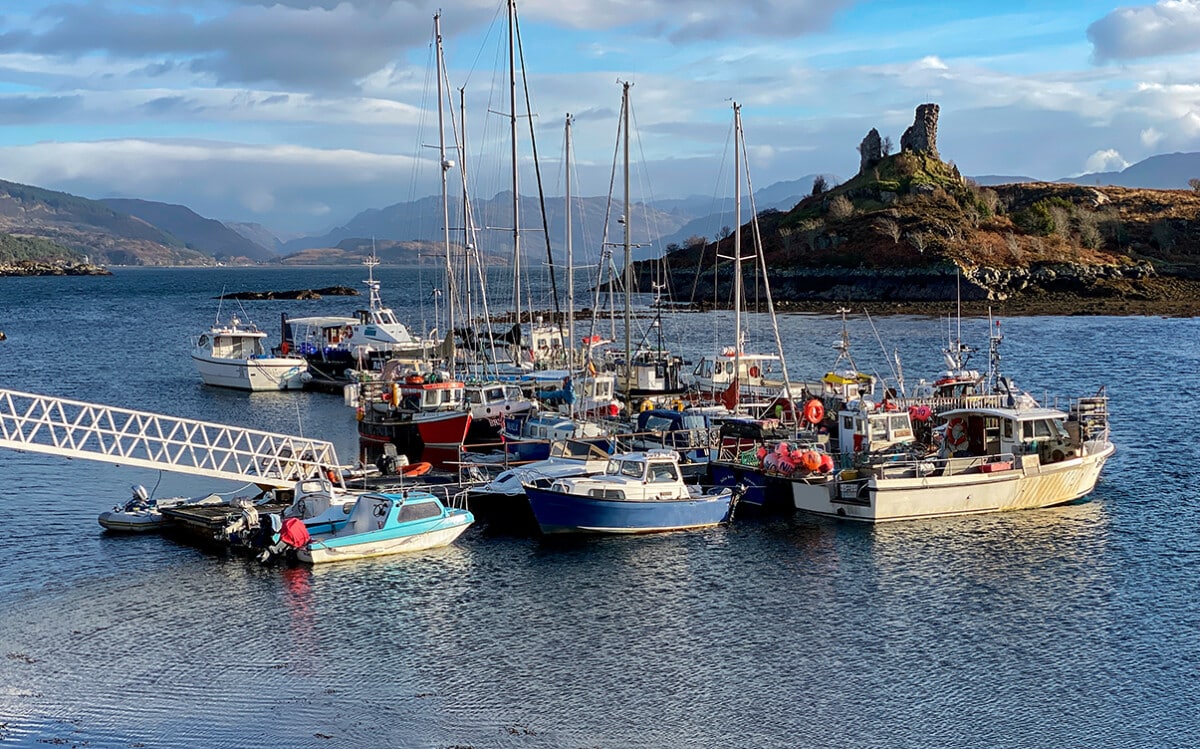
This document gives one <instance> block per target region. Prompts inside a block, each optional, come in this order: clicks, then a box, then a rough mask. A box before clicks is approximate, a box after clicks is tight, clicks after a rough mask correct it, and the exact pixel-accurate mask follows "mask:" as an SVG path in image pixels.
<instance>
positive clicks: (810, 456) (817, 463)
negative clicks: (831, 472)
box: [804, 450, 821, 471]
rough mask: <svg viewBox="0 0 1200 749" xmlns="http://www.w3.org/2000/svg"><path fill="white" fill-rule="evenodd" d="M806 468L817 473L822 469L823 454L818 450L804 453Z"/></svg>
mask: <svg viewBox="0 0 1200 749" xmlns="http://www.w3.org/2000/svg"><path fill="white" fill-rule="evenodd" d="M804 467H805V468H807V469H808V470H810V471H815V470H817V469H818V468H820V467H821V453H819V452H817V451H816V450H808V451H806V452H805V453H804Z"/></svg>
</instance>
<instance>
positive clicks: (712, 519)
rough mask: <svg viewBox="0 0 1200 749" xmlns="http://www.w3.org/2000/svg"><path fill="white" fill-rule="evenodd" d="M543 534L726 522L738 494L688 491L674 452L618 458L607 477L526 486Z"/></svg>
mask: <svg viewBox="0 0 1200 749" xmlns="http://www.w3.org/2000/svg"><path fill="white" fill-rule="evenodd" d="M525 494H526V495H527V496H528V497H529V505H530V508H531V509H532V510H533V515H534V517H535V518H536V519H537V523H538V527H539V528H541V530H542V533H546V534H552V533H623V534H628V533H655V532H659V531H676V530H687V529H691V528H705V527H709V526H713V525H718V524H719V523H723V522H726V521H727V520H729V519H730V517H731V516H732V513H733V505H734V493H733V491H732V490H730V489H727V488H726V489H720V490H716V491H713V492H710V493H705V492H704V490H702V489H701V488H700V487H699V486H688V485H687V484H685V483H684V481H683V475H682V473H681V472H680V469H679V458H678V456H677V455H676V454H675V452H674V451H670V450H650V451H647V452H633V453H624V454H621V455H616V456H614V457H613V458H612V460H610V461H609V464H608V467H607V468H606V469H605V472H604V473H603V474H600V475H597V476H588V477H578V478H564V479H559V480H557V481H555V482H554V483H553V484H551V485H550V487H549V488H539V487H537V486H534V485H532V484H527V485H526V486H525Z"/></svg>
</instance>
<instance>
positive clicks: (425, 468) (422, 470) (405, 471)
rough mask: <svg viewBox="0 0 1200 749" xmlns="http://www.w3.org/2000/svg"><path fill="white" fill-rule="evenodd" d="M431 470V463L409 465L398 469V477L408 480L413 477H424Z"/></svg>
mask: <svg viewBox="0 0 1200 749" xmlns="http://www.w3.org/2000/svg"><path fill="white" fill-rule="evenodd" d="M432 468H433V464H432V463H426V462H421V463H410V464H409V465H406V466H404V468H401V469H400V475H401V476H407V477H410V478H411V477H413V476H424V475H425V474H427V473H429V471H430V469H432Z"/></svg>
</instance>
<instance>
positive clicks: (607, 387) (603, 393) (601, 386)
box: [596, 380, 613, 398]
mask: <svg viewBox="0 0 1200 749" xmlns="http://www.w3.org/2000/svg"><path fill="white" fill-rule="evenodd" d="M612 394H613V383H612V380H597V381H596V397H597V398H611V397H612Z"/></svg>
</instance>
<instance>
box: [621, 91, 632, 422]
mask: <svg viewBox="0 0 1200 749" xmlns="http://www.w3.org/2000/svg"><path fill="white" fill-rule="evenodd" d="M632 85H633V84H632V83H629V82H628V81H625V82H624V83H622V86H623V91H622V95H621V117H622V118H624V128H625V137H624V141H625V142H624V144H623V145H624V149H625V222H624V223H625V242H624V243H625V395H626V397H627V398H628V397H629V394H630V393H631V392H633V382H632V377H633V345H632V341H631V339H630V330H632V328H633V313H632V312H631V306H632V303H633V297H632V294H633V251H632V244H631V237H630V229H629V225H630V216H629V87H630V86H632ZM630 408H631V410H632V404H630Z"/></svg>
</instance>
